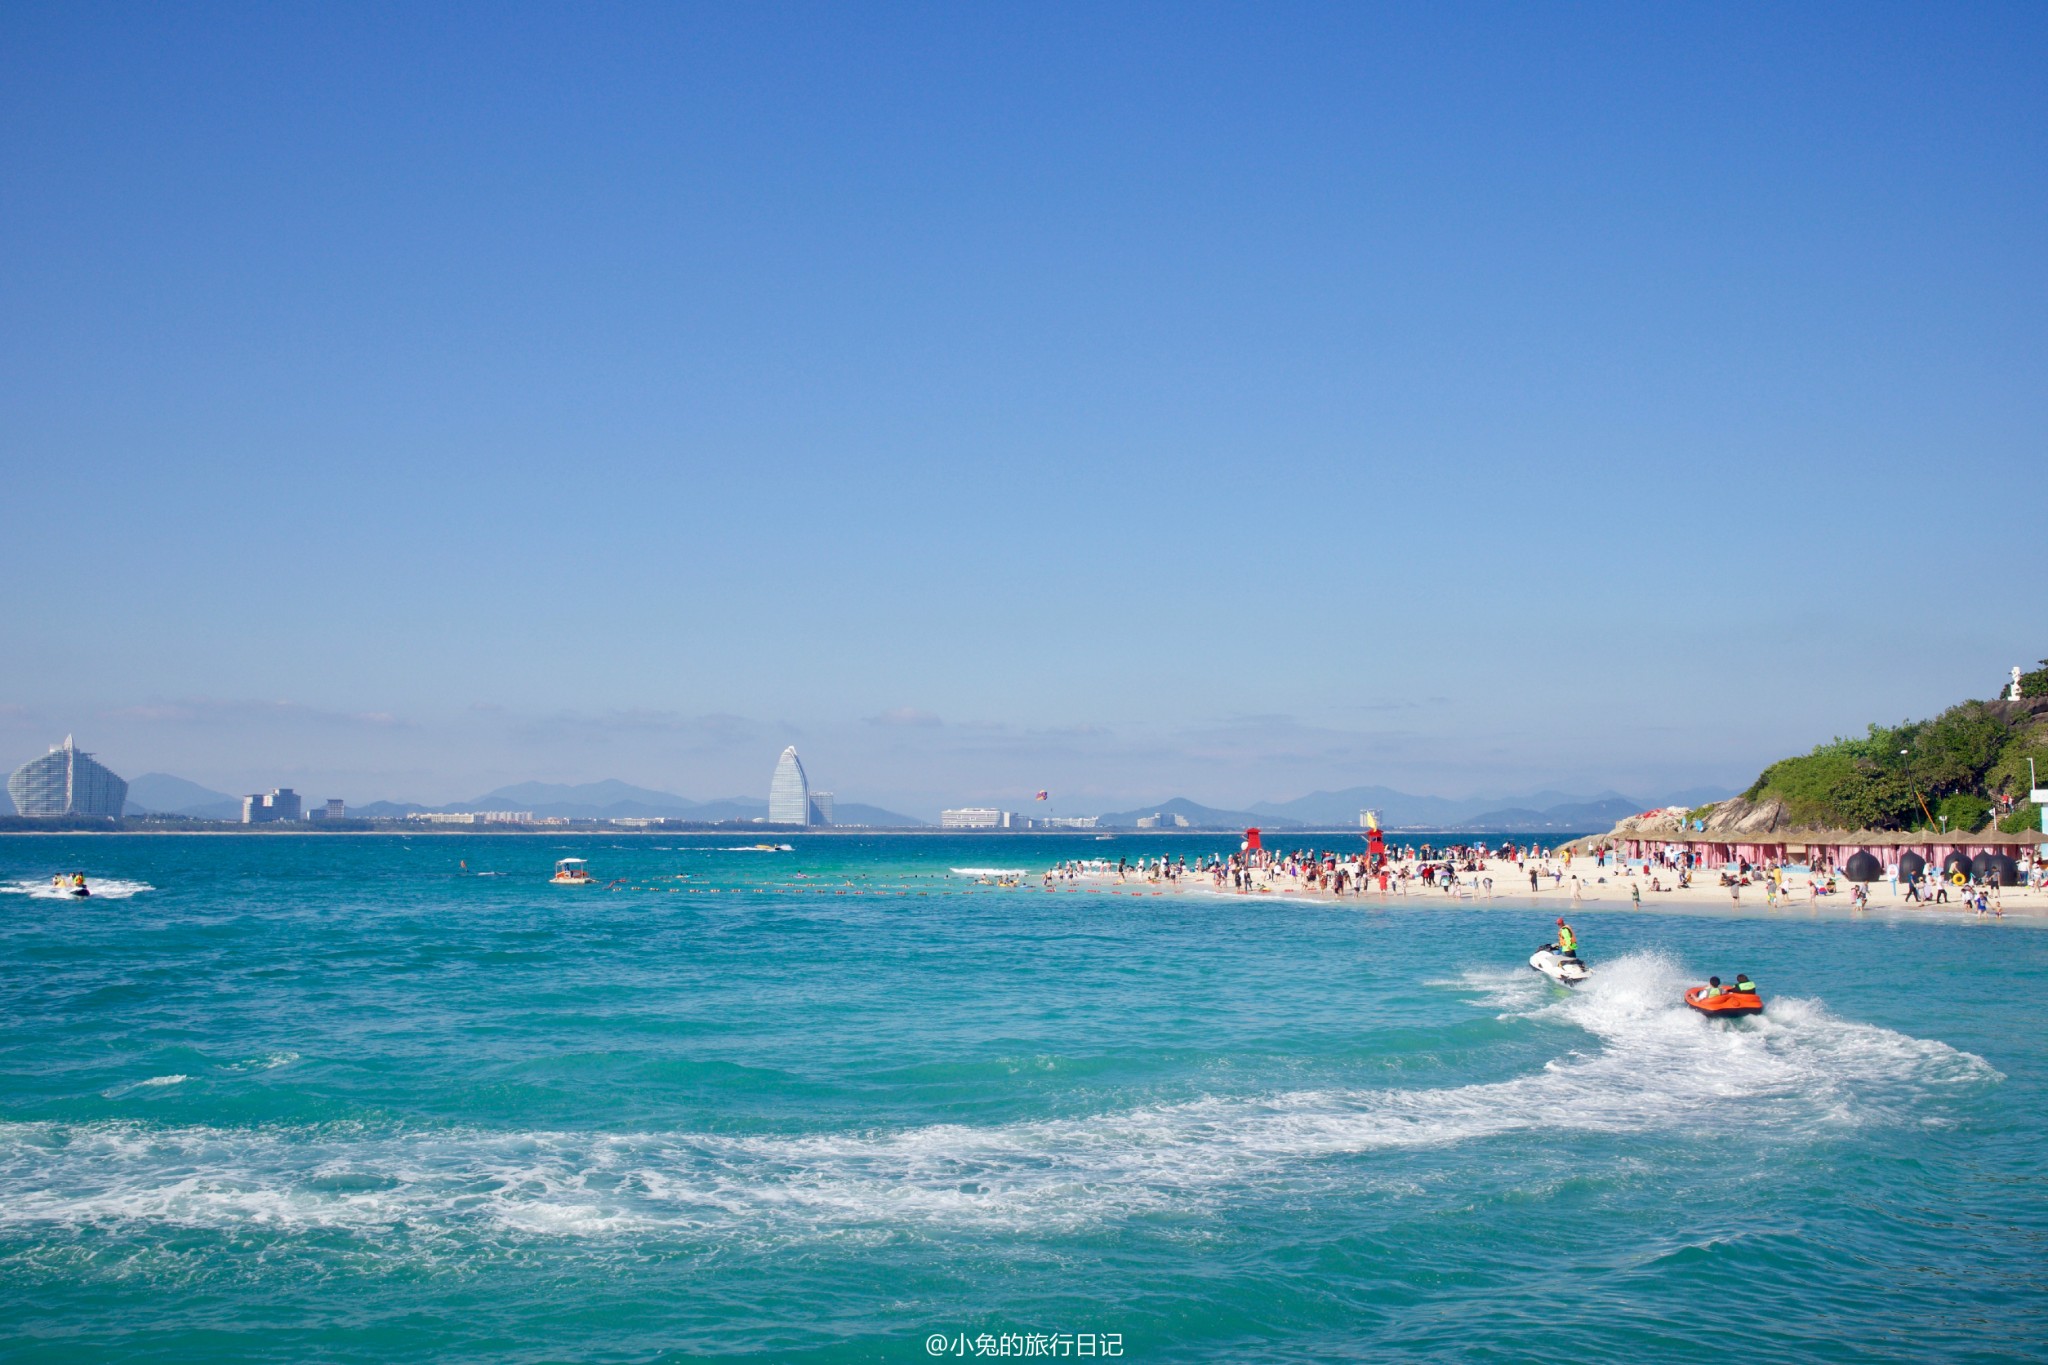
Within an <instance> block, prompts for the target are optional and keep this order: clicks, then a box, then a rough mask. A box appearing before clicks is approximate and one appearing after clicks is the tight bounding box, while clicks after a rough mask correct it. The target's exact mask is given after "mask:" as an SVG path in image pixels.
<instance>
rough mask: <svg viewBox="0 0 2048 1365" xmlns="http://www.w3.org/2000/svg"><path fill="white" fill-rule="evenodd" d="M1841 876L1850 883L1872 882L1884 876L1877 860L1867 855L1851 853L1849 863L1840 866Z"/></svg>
mask: <svg viewBox="0 0 2048 1365" xmlns="http://www.w3.org/2000/svg"><path fill="white" fill-rule="evenodd" d="M1842 875H1843V876H1844V877H1847V878H1848V879H1849V880H1850V881H1852V882H1874V881H1877V880H1878V879H1880V878H1881V877H1883V876H1884V869H1883V868H1882V867H1879V866H1878V863H1877V859H1875V858H1873V857H1871V856H1870V855H1869V854H1868V853H1860V852H1859V853H1852V854H1850V855H1849V861H1848V862H1846V863H1844V864H1842Z"/></svg>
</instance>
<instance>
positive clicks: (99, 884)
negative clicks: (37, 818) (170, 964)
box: [0, 874, 156, 903]
mask: <svg viewBox="0 0 2048 1365" xmlns="http://www.w3.org/2000/svg"><path fill="white" fill-rule="evenodd" d="M85 881H86V886H87V887H88V888H90V889H91V891H92V894H91V895H90V896H74V895H72V894H71V892H70V891H68V890H65V889H62V888H59V887H56V886H52V885H51V884H50V879H49V878H48V877H28V878H24V879H22V880H20V881H14V882H0V894H4V895H9V896H29V897H32V898H34V899H36V900H50V901H80V902H88V903H89V902H91V901H97V900H107V901H122V900H127V899H128V898H129V897H130V896H133V895H136V894H137V893H139V892H143V891H154V890H156V888H155V887H153V886H151V885H150V884H149V883H148V882H129V881H122V880H121V879H120V878H119V877H108V878H105V879H104V880H102V879H99V878H95V877H93V876H91V875H90V874H88V875H87V876H86V879H85Z"/></svg>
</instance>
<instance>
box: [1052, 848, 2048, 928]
mask: <svg viewBox="0 0 2048 1365" xmlns="http://www.w3.org/2000/svg"><path fill="white" fill-rule="evenodd" d="M2024 873H2025V879H2024V881H2023V883H2022V884H2023V885H2034V886H2039V885H2041V884H2042V882H2043V878H2044V875H2048V867H2044V866H2043V864H2042V862H2041V860H2040V859H2038V858H2036V859H2033V860H2030V861H2029V862H2028V864H2027V865H2026V867H2025V869H2024ZM1889 875H1890V878H1891V884H1892V890H1893V900H1894V902H1895V903H1899V904H1911V903H1931V904H1943V905H1946V904H1949V903H1951V900H1952V899H1953V900H1955V901H1958V902H1960V903H1961V904H1962V905H1963V906H1964V908H1968V909H1973V910H1975V911H1976V912H1977V913H1978V914H1980V915H1989V916H1999V917H2002V916H2003V915H2004V913H2005V906H2004V899H2003V896H2002V894H2001V892H2002V888H2001V887H2000V886H1999V885H1998V883H1997V879H1996V878H1995V877H1980V878H1977V879H1974V880H1972V879H1971V878H1969V877H1967V876H1958V875H1956V874H1955V873H1954V871H1953V869H1951V871H1950V872H1947V873H1944V872H1941V871H1939V870H1937V869H1933V868H1930V869H1928V870H1927V871H1926V872H1925V873H1922V874H1919V875H1917V876H1907V877H1904V878H1901V877H1900V875H1899V870H1898V868H1897V867H1896V866H1893V867H1892V868H1890V869H1889ZM1700 876H1717V877H1718V885H1719V886H1720V887H1721V888H1724V889H1726V890H1727V892H1728V895H1729V901H1730V903H1731V905H1734V906H1736V907H1738V908H1739V907H1740V905H1741V903H1742V893H1743V891H1744V890H1745V889H1749V888H1759V889H1760V890H1761V893H1762V896H1763V899H1764V903H1765V905H1766V906H1768V907H1770V908H1772V909H1777V908H1780V907H1783V906H1785V905H1788V904H1791V903H1792V902H1793V901H1794V900H1795V899H1798V898H1800V896H1801V893H1802V892H1803V898H1804V899H1805V900H1806V901H1807V903H1808V904H1809V905H1812V906H1816V907H1817V906H1818V905H1819V904H1820V903H1821V902H1822V900H1823V899H1824V898H1827V897H1834V896H1841V895H1844V894H1845V891H1846V896H1847V899H1848V901H1849V903H1850V904H1851V906H1853V907H1854V908H1857V909H1864V908H1867V907H1868V906H1869V905H1870V888H1869V885H1868V884H1866V883H1863V882H1847V881H1846V878H1844V877H1843V876H1842V875H1841V874H1840V873H1839V872H1838V871H1837V870H1836V869H1835V868H1832V867H1825V866H1824V867H1816V868H1808V867H1805V866H1804V865H1801V864H1776V863H1773V864H1768V865H1759V864H1752V863H1750V862H1748V861H1746V860H1738V861H1737V862H1736V863H1734V864H1732V865H1728V866H1724V867H1721V868H1719V869H1715V870H1713V871H1709V869H1706V868H1705V867H1703V866H1702V861H1701V859H1700V857H1699V855H1698V854H1697V853H1696V852H1695V851H1694V850H1692V849H1690V848H1688V847H1685V846H1682V845H1674V846H1671V847H1667V848H1658V849H1652V850H1650V851H1649V852H1648V853H1646V854H1645V855H1644V856H1642V857H1638V858H1625V857H1623V856H1622V855H1621V852H1620V850H1618V849H1616V848H1615V847H1613V846H1612V845H1604V844H1602V845H1594V846H1593V847H1591V848H1581V847H1578V846H1574V845H1571V844H1566V845H1563V846H1561V847H1558V848H1548V847H1544V846H1543V845H1540V844H1527V845H1523V844H1517V843H1514V842H1502V843H1500V844H1497V845H1488V844H1486V843H1484V842H1476V841H1475V842H1472V843H1454V844H1447V845H1435V844H1431V843H1420V844H1407V845H1402V846H1394V845H1381V846H1379V847H1377V848H1375V849H1373V850H1371V851H1368V850H1365V849H1348V850H1333V849H1319V848H1312V847H1304V848H1295V849H1267V848H1263V847H1252V846H1249V843H1248V842H1247V846H1245V847H1241V848H1240V849H1239V850H1238V851H1237V852H1234V853H1221V852H1218V853H1211V854H1207V855H1196V856H1195V857H1194V858H1193V859H1192V860H1191V859H1190V858H1189V856H1188V855H1186V854H1180V855H1166V856H1158V857H1145V858H1135V859H1133V858H1130V857H1128V856H1126V857H1120V858H1118V859H1116V860H1115V861H1114V862H1110V861H1108V860H1107V859H1086V860H1078V859H1077V860H1069V861H1064V862H1061V863H1057V864H1055V865H1054V866H1053V867H1051V868H1049V869H1047V871H1046V872H1045V875H1044V885H1045V886H1046V888H1047V889H1051V888H1053V887H1054V886H1055V885H1056V884H1058V883H1070V882H1074V881H1078V880H1080V879H1083V878H1086V879H1092V880H1113V881H1114V882H1115V883H1117V884H1124V883H1131V882H1137V883H1144V884H1147V885H1155V886H1171V885H1179V884H1185V883H1188V882H1190V881H1191V880H1194V881H1203V882H1206V883H1207V884H1208V885H1209V886H1211V887H1213V888H1215V889H1217V890H1221V891H1227V892H1234V893H1236V894H1240V895H1250V894H1257V893H1262V892H1285V893H1289V894H1302V893H1312V894H1321V895H1330V896H1340V897H1343V896H1366V895H1374V896H1378V897H1387V896H1406V895H1415V894H1425V893H1429V892H1437V893H1442V894H1446V895H1451V896H1461V897H1479V898H1492V897H1493V896H1495V895H1502V894H1510V893H1513V894H1520V893H1521V892H1522V890H1523V883H1524V881H1526V883H1527V890H1528V892H1529V893H1531V894H1533V893H1537V892H1544V891H1548V892H1551V893H1566V892H1568V893H1569V895H1570V897H1571V901H1572V903H1573V904H1575V905H1576V904H1579V903H1580V902H1581V901H1583V900H1585V899H1588V898H1593V899H1605V898H1607V897H1610V896H1616V895H1619V894H1620V890H1619V887H1618V886H1617V885H1615V884H1616V883H1620V882H1625V883H1626V885H1627V888H1628V890H1627V896H1628V899H1629V901H1630V903H1631V904H1633V905H1635V906H1637V907H1640V906H1641V905H1642V903H1643V896H1644V894H1645V893H1646V892H1647V893H1648V894H1650V895H1652V896H1655V895H1659V894H1664V893H1669V892H1675V891H1683V890H1687V889H1689V888H1692V887H1693V886H1694V885H1695V879H1696V878H1697V877H1700ZM1802 879H1803V881H1804V885H1803V887H1801V886H1799V882H1800V881H1801V880H1802ZM1845 882H1846V888H1845V885H1844V883H1845ZM1706 885H1713V883H1706ZM1602 887H1613V889H1611V890H1604V891H1603V890H1600V889H1599V888H1602ZM1902 887H1903V895H1901V894H1900V891H1901V888H1902Z"/></svg>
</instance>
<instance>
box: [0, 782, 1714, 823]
mask: <svg viewBox="0 0 2048 1365" xmlns="http://www.w3.org/2000/svg"><path fill="white" fill-rule="evenodd" d="M1729 795H1731V793H1730V792H1728V791H1726V790H1724V789H1722V788H1718V787H1699V788H1693V789H1691V790H1688V791H1681V792H1672V793H1667V794H1665V795H1664V796H1661V797H1659V798H1657V799H1654V800H1643V799H1639V798H1636V797H1630V796H1624V795H1622V794H1621V793H1620V792H1615V791H1605V792H1600V793H1598V794H1597V795H1594V796H1575V795H1572V794H1570V793H1568V792H1560V791H1539V792H1532V793H1530V794H1529V795H1527V796H1521V797H1491V798H1488V797H1468V798H1465V799H1462V800H1459V799H1454V798H1449V797H1441V796H1415V795H1412V794H1410V793H1408V792H1401V791H1395V790H1394V789H1393V788H1391V787H1348V788H1346V789H1344V790H1343V791H1335V792H1311V793H1310V794H1309V795H1307V796H1302V797H1297V798H1295V799H1294V800H1292V801H1260V802H1255V803H1254V804H1253V805H1251V806H1250V807H1248V808H1247V809H1244V810H1221V809H1218V808H1216V807H1213V806H1204V805H1202V804H1200V803H1199V802H1195V801H1190V800H1188V799H1187V798H1186V797H1181V796H1176V797H1174V798H1172V799H1171V800H1167V801H1161V802H1158V803H1156V804H1154V805H1149V806H1138V807H1135V808H1133V809H1131V810H1123V811H1110V812H1107V813H1105V814H1103V815H1102V816H1100V817H1099V818H1100V821H1101V824H1102V826H1103V828H1105V829H1136V828H1138V821H1140V820H1150V819H1153V818H1154V817H1163V818H1161V819H1159V820H1158V826H1159V827H1160V828H1165V829H1244V828H1246V827H1247V826H1250V825H1259V826H1261V827H1263V828H1266V829H1274V830H1284V829H1301V828H1320V829H1331V828H1342V829H1350V828H1354V827H1356V826H1357V824H1358V812H1359V811H1361V810H1365V809H1372V810H1377V811H1378V812H1379V813H1380V822H1381V823H1382V824H1383V825H1385V826H1386V827H1387V828H1389V829H1427V830H1469V831H1472V832H1474V833H1482V832H1517V833H1523V832H1526V833H1536V832H1539V831H1547V830H1571V831H1575V832H1576V831H1582V830H1600V829H1606V828H1608V827H1610V826H1612V825H1613V824H1614V822H1615V821H1617V820H1619V819H1621V818H1623V817H1624V816H1629V815H1634V814H1637V813H1638V812H1640V811H1644V810H1649V809H1653V808H1655V807H1658V806H1688V807H1691V806H1700V805H1705V804H1706V803H1708V802H1710V801H1718V800H1721V799H1722V798H1724V797H1726V796H1729ZM4 800H5V797H4V796H0V801H4ZM7 810H11V805H10V806H8V807H7V808H6V809H0V814H5V813H7ZM486 810H520V811H531V812H533V813H534V814H535V815H537V816H544V817H552V818H557V819H569V820H620V819H632V818H638V819H663V818H666V819H672V820H692V821H700V822H703V823H705V824H712V823H716V822H718V821H723V820H758V819H762V818H764V817H765V816H766V815H767V814H768V803H767V802H766V801H763V800H759V799H757V798H755V797H750V796H732V797H726V798H724V799H721V800H713V801H693V800H691V799H690V798H689V797H686V796H677V795H676V794H675V793H674V792H665V791H656V790H654V789H652V788H650V787H636V786H633V785H632V784H631V783H628V782H620V781H617V780H616V779H613V780H608V781H604V782H583V783H576V784H569V783H561V782H520V783H515V784H513V785H512V786H509V787H499V788H498V789H497V790H495V791H490V792H486V793H485V794H484V795H482V796H479V797H477V798H475V799H474V800H470V801H456V802H452V803H450V804H449V805H445V806H423V805H420V804H418V803H416V802H411V801H371V802H369V803H367V804H365V805H361V806H351V807H349V814H350V815H352V816H359V817H361V818H364V819H370V820H380V819H381V820H397V819H403V818H404V817H405V816H407V815H412V814H417V813H426V812H435V813H440V812H448V813H455V812H465V811H486ZM128 813H129V814H131V815H142V814H149V813H155V814H164V815H187V816H192V817H195V818H198V819H204V820H236V819H239V818H241V814H242V801H241V798H240V797H237V796H230V795H228V794H227V793H225V792H217V791H214V790H212V789H211V788H208V787H202V786H200V785H199V784H198V783H196V782H188V781H186V780H185V779H184V778H182V777H173V776H171V775H170V774H169V773H144V774H143V775H142V776H141V777H138V778H136V779H134V780H133V781H132V782H130V783H129V784H128ZM832 819H833V823H834V824H835V825H866V826H871V827H875V828H883V829H913V828H916V827H918V826H920V825H924V824H927V823H929V822H927V821H923V820H918V819H914V818H912V817H911V816H908V815H902V814H898V813H897V812H895V811H891V810H884V809H882V808H881V807H879V806H869V805H863V804H861V803H860V802H857V801H847V802H842V803H840V804H839V805H838V806H837V808H836V809H835V810H834V811H833V813H832Z"/></svg>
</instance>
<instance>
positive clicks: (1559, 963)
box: [1529, 943, 1591, 986]
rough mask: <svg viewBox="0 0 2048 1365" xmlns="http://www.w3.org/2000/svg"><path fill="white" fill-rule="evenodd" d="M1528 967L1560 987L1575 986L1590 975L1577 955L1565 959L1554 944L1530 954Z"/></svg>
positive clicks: (1545, 945) (1547, 944) (1544, 946)
mask: <svg viewBox="0 0 2048 1365" xmlns="http://www.w3.org/2000/svg"><path fill="white" fill-rule="evenodd" d="M1529 965H1530V966H1531V967H1534V968H1535V969H1536V970H1537V971H1539V972H1541V973H1543V974H1544V975H1545V976H1547V977H1549V978H1550V979H1551V980H1552V981H1555V982H1556V983H1557V984H1558V985H1560V986H1576V985H1578V984H1579V983H1580V982H1581V981H1584V980H1585V979H1586V978H1587V976H1589V975H1591V973H1590V972H1589V971H1588V970H1587V968H1586V964H1585V963H1583V962H1581V961H1579V959H1578V956H1577V954H1574V955H1572V956H1571V957H1566V956H1565V955H1564V954H1563V953H1561V952H1559V951H1558V950H1557V945H1556V944H1555V943H1546V944H1544V945H1543V946H1542V947H1541V948H1538V949H1537V950H1536V951H1535V952H1533V953H1531V954H1530V955H1529Z"/></svg>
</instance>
